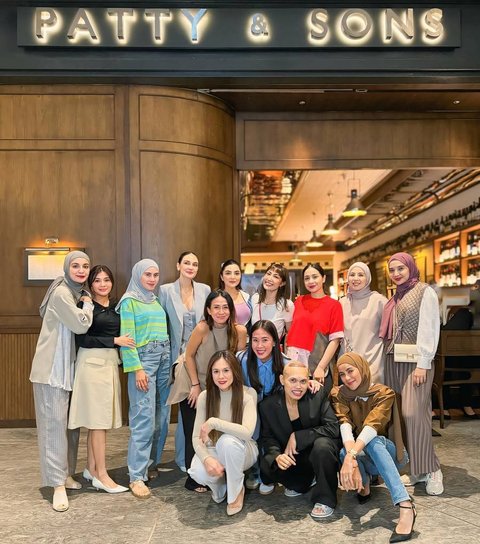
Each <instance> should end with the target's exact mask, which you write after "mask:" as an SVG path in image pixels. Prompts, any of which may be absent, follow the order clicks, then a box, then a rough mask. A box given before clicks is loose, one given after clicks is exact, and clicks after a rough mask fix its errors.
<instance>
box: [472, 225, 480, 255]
mask: <svg viewBox="0 0 480 544" xmlns="http://www.w3.org/2000/svg"><path fill="white" fill-rule="evenodd" d="M470 248H471V253H470V255H478V254H479V253H480V236H479V233H478V231H475V232H472V242H471V245H470Z"/></svg>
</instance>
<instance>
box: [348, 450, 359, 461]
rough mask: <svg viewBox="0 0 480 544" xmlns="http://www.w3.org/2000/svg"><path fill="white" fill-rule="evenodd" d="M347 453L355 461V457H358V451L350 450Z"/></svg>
mask: <svg viewBox="0 0 480 544" xmlns="http://www.w3.org/2000/svg"><path fill="white" fill-rule="evenodd" d="M348 453H349V454H350V455H351V456H352V457H353V458H354V459H356V458H357V455H358V451H357V450H355V449H353V448H352V449H351V450H348Z"/></svg>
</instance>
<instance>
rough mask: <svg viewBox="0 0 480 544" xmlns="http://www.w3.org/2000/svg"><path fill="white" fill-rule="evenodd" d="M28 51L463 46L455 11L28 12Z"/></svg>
mask: <svg viewBox="0 0 480 544" xmlns="http://www.w3.org/2000/svg"><path fill="white" fill-rule="evenodd" d="M17 16H18V17H17V43H18V45H20V46H28V47H89V48H92V47H93V48H101V47H109V48H142V49H149V48H159V49H161V48H168V49H220V50H227V49H252V48H253V49H281V48H286V49H299V48H301V49H315V48H318V49H321V48H362V47H368V48H406V47H415V48H438V47H448V48H452V47H459V46H460V12H459V10H458V9H455V8H438V7H434V6H432V7H430V8H428V7H411V8H398V7H393V8H390V7H388V6H386V7H385V8H371V9H370V8H369V9H361V8H341V9H340V8H334V9H330V8H329V9H322V8H318V9H317V8H309V9H307V8H268V9H264V10H262V9H258V10H255V9H246V8H244V9H229V8H218V9H217V8H213V9H167V8H128V7H127V8H108V7H106V8H99V7H95V8H88V7H81V6H80V7H78V8H72V7H53V8H51V7H50V8H49V7H37V8H35V7H23V8H18V11H17Z"/></svg>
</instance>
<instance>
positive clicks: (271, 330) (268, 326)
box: [247, 319, 283, 393]
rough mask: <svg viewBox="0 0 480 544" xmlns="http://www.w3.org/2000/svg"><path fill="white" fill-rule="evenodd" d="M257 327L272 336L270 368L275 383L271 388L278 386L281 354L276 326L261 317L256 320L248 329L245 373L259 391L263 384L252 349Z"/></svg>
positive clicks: (281, 361) (281, 371) (281, 365)
mask: <svg viewBox="0 0 480 544" xmlns="http://www.w3.org/2000/svg"><path fill="white" fill-rule="evenodd" d="M258 329H263V330H264V331H265V332H266V333H267V334H268V335H269V336H271V337H272V338H273V348H272V370H273V373H274V375H275V384H274V386H273V390H275V389H277V388H278V387H280V375H281V374H282V373H283V355H282V352H281V351H280V341H279V340H278V333H277V328H276V327H275V325H274V324H273V323H272V322H271V321H268V320H267V319H261V320H260V321H257V322H256V323H255V324H254V325H253V326H252V328H251V330H250V342H249V344H248V351H247V374H248V379H249V380H250V385H251V386H252V387H253V389H255V391H256V392H257V393H260V392H261V390H262V389H263V385H262V383H261V382H260V379H259V377H258V363H257V356H256V355H255V352H254V351H253V349H252V335H253V333H254V332H255V331H258Z"/></svg>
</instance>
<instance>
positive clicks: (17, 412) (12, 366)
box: [0, 334, 38, 425]
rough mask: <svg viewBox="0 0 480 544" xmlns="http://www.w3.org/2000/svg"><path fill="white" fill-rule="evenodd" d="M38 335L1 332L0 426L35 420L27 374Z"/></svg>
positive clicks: (31, 392) (28, 373)
mask: <svg viewBox="0 0 480 544" xmlns="http://www.w3.org/2000/svg"><path fill="white" fill-rule="evenodd" d="M37 337H38V335H37V334H0V375H1V376H2V379H1V380H0V425H1V424H2V423H5V422H7V421H9V420H10V421H12V420H13V421H19V420H27V421H32V420H34V419H35V410H34V408H33V391H32V387H31V384H30V382H29V381H28V376H29V375H30V366H31V361H32V358H33V354H34V353H35V346H36V344H37Z"/></svg>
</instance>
